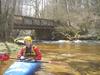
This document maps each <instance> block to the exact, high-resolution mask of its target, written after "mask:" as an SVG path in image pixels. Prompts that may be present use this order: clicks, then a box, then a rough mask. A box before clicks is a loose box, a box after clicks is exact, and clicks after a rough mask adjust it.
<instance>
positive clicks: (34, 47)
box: [33, 46, 42, 60]
mask: <svg viewBox="0 0 100 75" xmlns="http://www.w3.org/2000/svg"><path fill="white" fill-rule="evenodd" d="M33 50H34V52H35V60H41V59H42V54H41V52H40V49H39V48H38V47H36V46H33Z"/></svg>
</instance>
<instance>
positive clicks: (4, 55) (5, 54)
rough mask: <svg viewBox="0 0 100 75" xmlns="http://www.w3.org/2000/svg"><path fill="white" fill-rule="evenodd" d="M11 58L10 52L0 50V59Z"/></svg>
mask: <svg viewBox="0 0 100 75" xmlns="http://www.w3.org/2000/svg"><path fill="white" fill-rule="evenodd" d="M7 60H9V54H8V53H5V52H0V61H7Z"/></svg>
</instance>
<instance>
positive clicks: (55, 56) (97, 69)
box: [0, 40, 100, 75]
mask: <svg viewBox="0 0 100 75" xmlns="http://www.w3.org/2000/svg"><path fill="white" fill-rule="evenodd" d="M37 46H38V47H39V48H40V49H41V52H42V53H43V61H51V63H43V65H42V68H41V70H40V71H38V72H37V75H100V41H90V40H89V41H80V40H76V41H65V40H59V41H42V42H40V43H37ZM11 62H12V61H11ZM9 64H11V63H10V61H9ZM9 64H8V63H6V66H4V67H5V68H7V67H8V66H9ZM5 68H3V66H2V68H1V69H5ZM0 75H2V74H0Z"/></svg>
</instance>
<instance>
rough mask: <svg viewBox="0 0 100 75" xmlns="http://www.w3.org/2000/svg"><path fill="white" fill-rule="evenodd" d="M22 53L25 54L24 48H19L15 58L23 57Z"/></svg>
mask: <svg viewBox="0 0 100 75" xmlns="http://www.w3.org/2000/svg"><path fill="white" fill-rule="evenodd" d="M24 52H25V47H23V48H21V49H20V50H19V51H18V53H17V58H20V57H21V56H23V55H24Z"/></svg>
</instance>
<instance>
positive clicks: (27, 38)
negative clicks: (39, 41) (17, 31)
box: [24, 36, 32, 43]
mask: <svg viewBox="0 0 100 75" xmlns="http://www.w3.org/2000/svg"><path fill="white" fill-rule="evenodd" d="M24 41H29V42H31V43H32V38H31V37H30V36H26V37H25V38H24Z"/></svg>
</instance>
